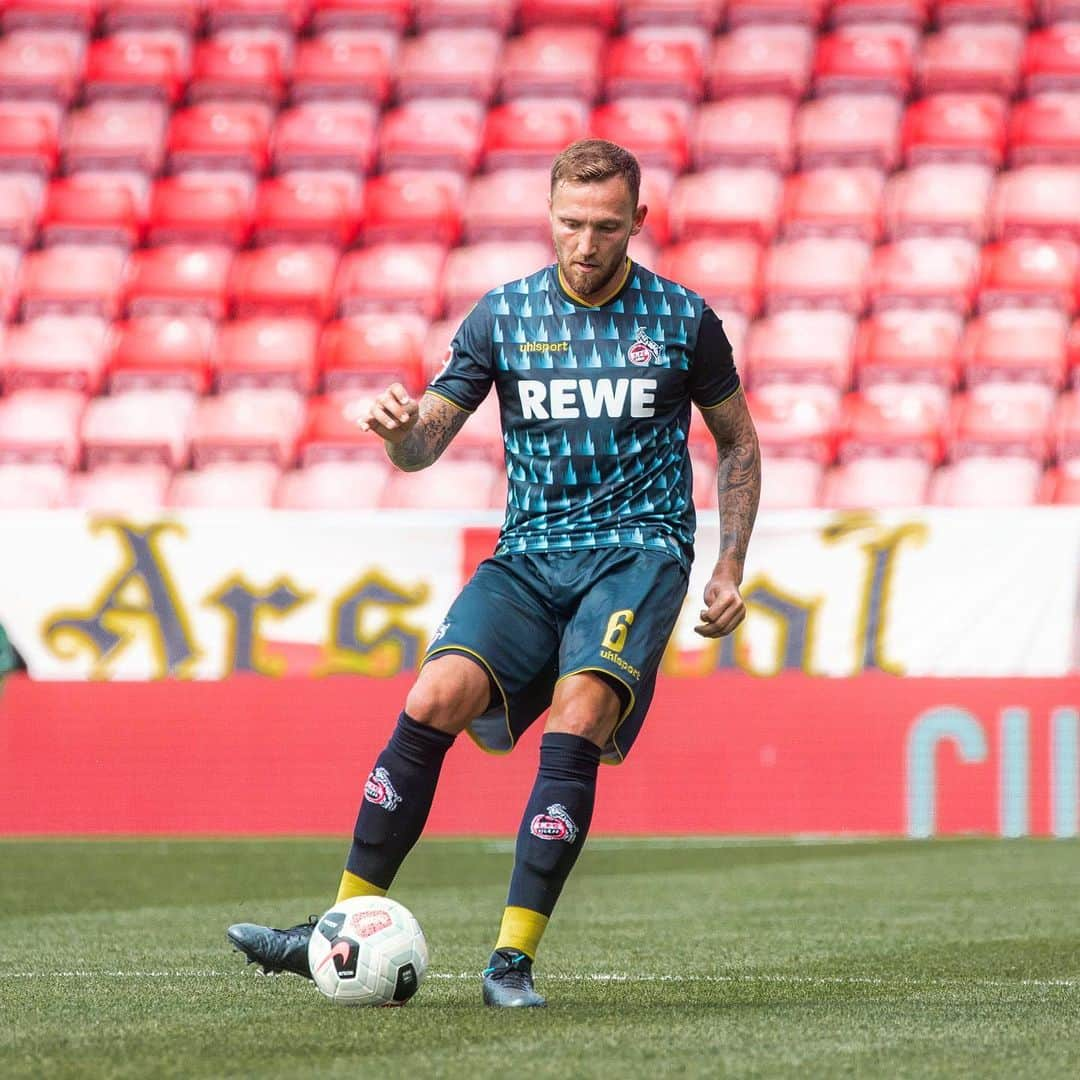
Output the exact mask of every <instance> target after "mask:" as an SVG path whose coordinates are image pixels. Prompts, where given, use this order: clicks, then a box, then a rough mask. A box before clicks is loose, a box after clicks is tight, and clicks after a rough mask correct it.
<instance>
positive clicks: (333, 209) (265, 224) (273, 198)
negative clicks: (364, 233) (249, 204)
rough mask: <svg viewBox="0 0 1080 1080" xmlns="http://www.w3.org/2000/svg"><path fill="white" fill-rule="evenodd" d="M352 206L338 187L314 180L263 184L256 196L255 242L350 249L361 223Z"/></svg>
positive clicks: (283, 180)
mask: <svg viewBox="0 0 1080 1080" xmlns="http://www.w3.org/2000/svg"><path fill="white" fill-rule="evenodd" d="M350 202H351V200H350V199H349V196H348V195H347V194H346V192H345V189H344V188H343V187H342V186H341V185H339V184H336V183H332V182H322V183H316V182H315V180H314V179H313V178H310V177H307V178H303V179H295V178H293V179H281V178H278V179H274V180H263V181H262V183H260V184H259V188H258V191H257V192H256V196H255V215H254V222H253V236H254V239H255V242H256V243H257V244H329V245H332V246H335V247H345V246H348V245H349V244H350V243H351V242H352V240H353V239H354V238H355V236H356V231H357V228H358V227H359V221H360V214H359V211H358V209H357V208H356V207H355V206H351V205H350Z"/></svg>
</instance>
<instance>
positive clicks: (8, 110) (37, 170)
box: [0, 101, 59, 177]
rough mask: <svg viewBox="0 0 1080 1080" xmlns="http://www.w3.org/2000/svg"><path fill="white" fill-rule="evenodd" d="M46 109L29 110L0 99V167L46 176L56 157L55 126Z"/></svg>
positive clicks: (57, 142)
mask: <svg viewBox="0 0 1080 1080" xmlns="http://www.w3.org/2000/svg"><path fill="white" fill-rule="evenodd" d="M51 115H52V110H51V109H49V108H37V107H35V108H32V109H29V110H25V109H20V108H18V107H17V106H13V104H12V103H11V102H6V101H0V168H2V169H3V170H4V171H5V172H12V173H13V172H25V173H28V174H30V175H31V176H34V177H48V176H49V175H50V174H51V173H52V171H53V170H54V169H55V167H56V162H57V158H58V156H59V139H58V134H57V132H58V125H57V123H56V121H55V120H53V119H52V118H51Z"/></svg>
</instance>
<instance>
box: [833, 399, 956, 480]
mask: <svg viewBox="0 0 1080 1080" xmlns="http://www.w3.org/2000/svg"><path fill="white" fill-rule="evenodd" d="M944 420H945V416H944V415H943V413H942V412H941V410H940V409H939V408H938V407H936V405H935V404H934V403H933V401H932V400H931V399H928V398H925V397H921V396H919V395H917V394H906V395H893V396H888V395H882V396H877V397H875V396H872V395H866V394H859V393H855V394H848V395H847V397H845V398H844V402H843V406H842V408H841V411H840V417H839V421H838V424H837V434H838V439H839V441H838V443H837V456H838V459H839V461H840V462H841V463H846V462H849V461H856V460H858V459H859V458H865V457H872V458H886V457H888V458H896V457H906V458H914V459H917V460H919V461H923V462H925V463H926V464H927V465H936V464H938V463H939V462H940V461H941V458H942V454H943V450H944V446H943V441H942V438H943V430H942V429H943V421H944Z"/></svg>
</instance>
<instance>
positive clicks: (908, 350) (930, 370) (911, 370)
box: [855, 308, 963, 394]
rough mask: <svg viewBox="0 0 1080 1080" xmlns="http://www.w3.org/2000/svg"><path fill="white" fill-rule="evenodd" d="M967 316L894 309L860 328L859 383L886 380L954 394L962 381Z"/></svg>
mask: <svg viewBox="0 0 1080 1080" xmlns="http://www.w3.org/2000/svg"><path fill="white" fill-rule="evenodd" d="M962 327H963V320H962V317H961V316H960V315H959V314H957V313H955V312H952V311H945V310H942V309H933V308H927V309H924V310H912V309H909V308H893V309H892V310H886V311H879V312H876V313H875V314H874V315H872V316H871V317H870V318H868V319H867V320H865V322H864V323H863V324H862V326H861V327H860V328H859V336H858V338H857V340H856V345H855V382H856V385H857V386H858V387H859V389H860V390H869V389H870V388H872V387H875V386H878V385H881V384H883V383H902V384H911V383H930V384H932V385H935V386H938V387H941V388H942V389H943V391H944V393H946V394H947V393H949V392H950V391H951V389H952V387H953V386H955V385H956V381H957V374H958V369H957V362H956V356H957V349H958V347H959V344H960V333H961V329H962Z"/></svg>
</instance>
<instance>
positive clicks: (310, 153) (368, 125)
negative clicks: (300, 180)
mask: <svg viewBox="0 0 1080 1080" xmlns="http://www.w3.org/2000/svg"><path fill="white" fill-rule="evenodd" d="M378 123H379V113H378V109H376V108H375V106H373V105H371V104H370V103H366V102H340V103H338V102H335V103H334V104H333V105H332V106H330V105H328V104H326V103H322V102H320V103H319V105H318V106H315V105H299V106H297V107H296V108H293V109H285V110H284V111H282V112H281V113H279V114H278V119H277V123H276V124H275V125H274V138H273V166H274V169H275V171H276V172H278V173H282V172H288V171H289V170H294V169H343V170H348V171H350V172H355V173H361V174H362V173H366V172H368V171H369V170H370V169H372V168H373V167H374V164H375V154H376V148H377V136H376V132H377V130H378Z"/></svg>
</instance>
